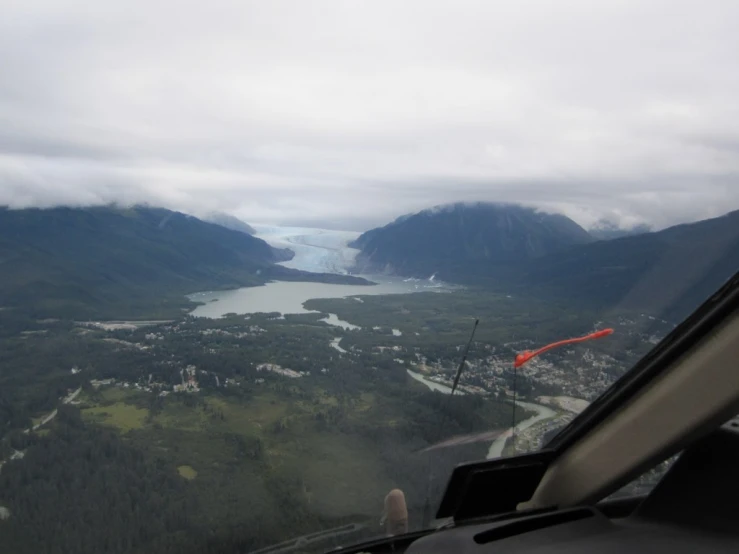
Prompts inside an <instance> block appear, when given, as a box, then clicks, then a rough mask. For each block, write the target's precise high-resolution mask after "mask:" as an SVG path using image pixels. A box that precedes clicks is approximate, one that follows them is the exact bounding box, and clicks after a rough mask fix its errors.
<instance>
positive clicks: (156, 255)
mask: <svg viewBox="0 0 739 554" xmlns="http://www.w3.org/2000/svg"><path fill="white" fill-rule="evenodd" d="M292 256H293V253H292V252H291V251H290V250H280V249H276V248H272V247H271V246H269V245H268V244H267V243H266V242H264V241H263V240H261V239H258V238H255V237H252V236H249V235H248V234H246V233H243V232H238V231H232V230H229V229H226V228H224V227H222V226H219V225H215V224H212V223H206V222H203V221H201V220H199V219H197V218H195V217H192V216H188V215H185V214H182V213H179V212H173V211H170V210H166V209H162V208H151V207H146V206H135V207H131V208H118V207H94V208H52V209H45V210H42V209H26V210H9V209H2V208H0V267H1V268H2V271H1V272H0V306H2V307H3V308H15V309H16V310H22V311H24V312H28V313H33V314H36V315H38V316H39V317H51V316H57V317H60V316H61V317H74V318H80V317H88V316H89V317H109V318H123V317H136V316H139V317H140V316H141V315H145V316H147V317H148V316H151V315H154V314H157V313H160V314H162V315H166V316H167V317H171V316H172V315H173V314H176V313H178V312H179V313H181V311H180V310H181V309H182V308H183V307H184V306H187V305H188V302H187V300H186V299H185V298H184V295H185V294H189V293H193V292H197V291H200V290H213V289H219V288H236V287H240V286H249V285H259V284H263V283H265V282H266V281H268V280H270V279H276V278H279V279H282V280H296V279H300V280H308V281H324V282H347V281H349V280H352V282H356V283H366V281H364V280H361V279H353V278H347V277H342V276H338V275H324V274H311V273H306V272H301V271H297V270H293V269H288V268H285V267H282V266H280V265H275V264H276V263H277V262H280V261H285V260H289V259H290V258H291V257H292Z"/></svg>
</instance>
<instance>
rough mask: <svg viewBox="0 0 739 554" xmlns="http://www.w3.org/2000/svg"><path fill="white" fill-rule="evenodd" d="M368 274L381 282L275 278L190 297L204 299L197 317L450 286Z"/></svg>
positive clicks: (297, 310)
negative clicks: (316, 300)
mask: <svg viewBox="0 0 739 554" xmlns="http://www.w3.org/2000/svg"><path fill="white" fill-rule="evenodd" d="M364 277H365V278H366V279H368V280H370V281H373V282H375V283H377V284H376V285H371V286H366V285H333V284H328V283H307V282H288V281H275V282H272V283H267V284H266V285H262V286H259V287H245V288H240V289H234V290H225V291H213V292H198V293H195V294H192V295H190V296H189V297H188V298H190V300H193V301H195V302H204V304H203V305H202V306H198V307H197V308H195V309H194V310H193V311H192V312H191V313H192V315H194V316H196V317H222V316H224V315H225V314H227V313H237V314H253V313H258V312H280V313H281V314H305V313H312V312H311V310H306V309H305V308H304V307H303V304H304V303H305V302H307V301H308V300H311V299H313V298H346V297H348V296H359V295H361V296H370V295H371V296H376V295H382V294H407V293H411V292H445V291H448V290H449V289H448V288H447V287H444V286H443V285H441V284H440V283H435V282H434V281H429V280H418V279H405V280H404V279H401V278H395V279H393V278H388V277H376V276H364ZM360 300H361V299H360Z"/></svg>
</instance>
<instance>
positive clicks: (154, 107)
mask: <svg viewBox="0 0 739 554" xmlns="http://www.w3.org/2000/svg"><path fill="white" fill-rule="evenodd" d="M643 4H644V3H641V2H626V3H624V2H604V3H602V4H599V8H598V10H594V9H593V8H592V6H590V5H585V4H581V3H578V2H560V3H557V5H556V8H555V6H554V5H552V4H551V3H550V2H545V1H541V2H538V1H524V2H508V3H484V2H482V3H480V2H473V1H470V2H467V1H462V2H461V3H460V2H436V1H429V0H426V1H424V2H416V1H413V0H412V1H408V2H402V3H397V2H394V3H389V2H382V1H378V2H343V1H336V2H330V1H328V2H319V3H318V4H316V3H313V2H298V1H295V2H285V1H282V0H278V1H275V2H220V1H216V2H206V3H199V4H198V3H196V4H187V5H182V4H181V3H173V2H168V1H153V2H151V1H149V2H146V3H144V2H139V1H136V0H134V1H131V2H125V3H108V2H105V3H101V4H100V5H95V6H91V5H88V4H86V3H79V2H74V1H71V0H62V1H60V2H43V1H39V2H33V1H32V2H30V3H29V2H20V3H18V2H11V3H10V5H6V6H4V8H3V16H2V17H0V544H2V548H0V550H7V551H8V552H17V553H23V552H33V553H37V552H58V553H74V554H85V553H88V552H89V553H95V554H99V553H100V552H120V553H128V552H131V553H143V552H145V553H153V554H158V553H168V552H232V551H234V552H253V551H259V550H262V549H272V550H271V551H275V552H289V551H293V550H294V551H301V552H303V551H308V550H316V551H318V550H328V549H332V548H335V547H338V546H347V545H350V544H354V543H358V542H361V541H363V540H367V539H370V538H375V537H385V536H387V535H397V534H402V533H406V532H411V531H418V530H423V529H431V528H435V527H437V526H439V525H441V524H443V523H444V522H440V521H438V520H436V518H435V516H436V511H437V508H438V506H439V501H440V499H441V496H442V494H443V491H444V488H445V486H446V484H447V482H448V479H449V477H450V474H451V472H452V470H453V468H454V467H455V466H456V465H458V464H460V463H463V462H470V461H480V460H484V459H495V458H499V457H505V456H511V455H514V454H521V453H525V452H532V451H536V450H538V449H540V448H541V447H542V445H544V444H546V442H547V441H548V440H549V439H550V438H551V437H553V436H554V435H555V434H556V433H557V432H558V431H559V430H560V429H561V428H562V427H563V426H565V425H566V424H568V423H569V422H570V421H572V420H573V418H575V417H576V416H577V414H579V413H581V412H582V411H583V410H584V409H585V408H586V407H587V406H588V405H589V404H590V403H592V402H593V401H595V400H596V399H597V398H599V396H601V395H602V394H603V392H604V391H605V390H606V389H608V388H609V387H611V386H613V385H614V384H617V383H618V380H619V379H620V378H621V377H622V376H623V375H624V374H625V373H626V372H627V371H628V370H629V369H630V368H631V367H633V366H634V364H635V363H636V362H637V361H638V360H639V359H640V358H641V357H642V356H644V355H645V354H646V353H647V352H648V351H649V350H650V349H652V348H653V347H654V346H655V345H656V344H657V343H658V342H659V341H660V340H662V339H663V338H664V337H665V336H666V335H667V334H668V333H669V332H670V331H671V330H672V329H674V328H675V326H676V325H678V324H679V323H680V322H681V321H683V320H684V319H685V318H686V317H687V316H688V315H689V314H690V313H691V312H692V311H693V310H695V309H696V308H697V307H698V306H699V305H700V304H701V303H702V302H703V301H705V300H706V299H707V298H708V297H709V296H710V295H711V294H712V293H713V292H714V291H715V290H716V289H718V288H719V287H720V286H721V285H722V284H723V283H724V282H725V281H726V279H727V278H729V277H730V276H731V275H732V274H733V273H734V272H735V271H736V270H737V269H739V211H732V210H737V209H739V189H737V188H736V186H735V181H736V178H737V175H738V172H739V169H738V168H737V163H736V159H737V158H736V155H735V154H736V153H735V150H736V146H737V144H739V141H737V136H738V135H737V127H736V121H738V120H739V119H737V117H736V115H737V114H736V98H737V95H739V80H738V79H737V75H738V74H737V68H736V63H735V61H736V60H735V58H736V52H737V51H739V44H737V34H736V32H735V29H734V26H733V22H734V21H736V17H737V16H739V12H738V11H737V10H738V9H739V8H738V7H737V5H736V4H734V3H731V2H721V1H718V0H717V1H708V2H701V3H700V4H698V3H691V2H678V3H675V2H656V3H655V2H653V3H649V5H648V6H647V5H643ZM571 339H572V340H571ZM563 341H564V342H563ZM452 391H454V392H453V394H452ZM649 482H651V481H649ZM644 483H647V481H646V480H645V481H644ZM644 483H641V484H640V486H641V488H642V489H643V488H645V486H642V485H644ZM640 490H641V489H640Z"/></svg>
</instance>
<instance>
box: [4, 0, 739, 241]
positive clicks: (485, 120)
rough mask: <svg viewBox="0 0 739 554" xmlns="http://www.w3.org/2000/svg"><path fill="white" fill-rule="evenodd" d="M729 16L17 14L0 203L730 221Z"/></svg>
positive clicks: (624, 5)
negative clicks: (481, 209)
mask: <svg viewBox="0 0 739 554" xmlns="http://www.w3.org/2000/svg"><path fill="white" fill-rule="evenodd" d="M738 17H739V5H737V4H736V3H735V2H733V1H731V0H725V1H719V0H715V1H702V2H699V1H675V0H673V1H666V0H659V1H654V2H649V3H645V2H641V1H637V0H633V1H619V2H615V1H613V2H598V3H597V4H593V3H592V2H587V1H584V0H579V1H576V0H569V1H568V0H563V1H562V2H557V3H551V2H548V1H547V0H538V1H534V0H520V1H517V2H509V3H506V4H503V3H497V2H495V3H493V2H488V1H482V0H480V1H475V0H467V1H462V2H440V1H433V0H425V1H423V2H421V1H414V0H409V1H407V2H402V3H399V2H389V1H384V0H373V1H364V2H363V1H339V0H336V1H317V2H310V3H308V2H297V1H289V2H288V1H282V0H275V1H271V2H247V1H240V0H239V1H236V0H234V1H230V2H224V1H218V0H216V1H213V2H208V3H202V2H192V3H187V2H185V3H183V2H173V1H154V2H143V1H140V0H134V1H131V2H126V3H116V4H115V5H114V4H112V3H108V2H103V3H99V5H90V4H89V3H88V2H82V1H74V0H57V1H51V0H46V1H43V0H38V1H32V0H30V1H26V2H17V3H14V2H11V4H10V5H9V6H4V7H3V17H2V18H0V204H8V205H10V206H13V207H25V206H51V205H57V204H73V205H84V204H95V203H106V202H110V201H118V202H142V201H143V202H150V203H152V204H160V205H164V206H167V207H171V208H175V209H181V210H184V211H188V212H191V213H196V214H200V213H204V212H207V211H211V210H223V211H228V212H230V213H233V214H235V215H238V216H240V217H242V218H244V219H245V220H247V221H249V222H254V223H260V222H262V223H269V222H281V223H303V224H316V225H330V226H333V227H338V226H343V227H348V228H356V229H362V228H366V227H367V226H371V225H375V224H381V223H385V222H387V221H389V220H390V219H393V218H394V217H396V216H398V215H400V214H402V213H405V212H407V211H414V210H419V209H422V208H425V207H428V206H431V205H435V204H440V203H445V202H453V201H475V200H491V201H505V202H522V203H526V204H529V205H533V206H538V207H541V208H543V209H548V210H553V211H560V212H563V213H565V214H567V215H570V216H571V217H573V218H575V219H576V220H577V221H579V222H581V223H583V224H585V225H588V224H590V223H592V222H594V221H596V220H598V219H600V218H601V217H607V218H609V219H611V220H614V221H617V222H621V223H623V224H634V223H639V222H648V223H650V224H653V225H655V226H656V227H663V226H666V225H670V224H673V223H676V222H681V221H691V220H696V219H701V218H704V217H710V216H714V215H719V214H721V213H725V212H726V211H729V210H731V209H737V208H739V188H737V184H739V181H738V179H737V177H738V176H739V156H738V155H737V154H739V117H738V116H739V113H737V112H738V111H739V110H738V108H737V107H736V101H735V99H736V97H737V96H739V71H737V69H736V52H739V37H738V36H737V34H736V32H735V29H734V24H735V22H736V21H737V19H738Z"/></svg>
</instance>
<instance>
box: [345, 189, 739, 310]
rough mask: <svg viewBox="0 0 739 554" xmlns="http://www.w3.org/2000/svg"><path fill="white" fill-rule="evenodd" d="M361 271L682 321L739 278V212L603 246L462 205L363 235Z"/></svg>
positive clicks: (535, 217) (502, 210) (534, 220)
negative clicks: (730, 280) (489, 288)
mask: <svg viewBox="0 0 739 554" xmlns="http://www.w3.org/2000/svg"><path fill="white" fill-rule="evenodd" d="M351 246H354V247H355V248H358V249H359V250H360V253H359V255H358V256H357V267H356V270H357V271H359V272H367V273H371V272H384V273H392V274H397V275H404V276H413V277H428V276H430V275H433V274H436V276H437V278H439V279H442V280H445V281H449V282H457V283H463V284H474V285H484V286H492V287H497V288H501V289H505V290H508V291H519V292H522V293H529V294H542V295H544V296H546V297H550V298H560V299H563V300H567V301H570V302H573V303H576V304H577V305H578V306H587V307H593V308H598V309H618V308H624V309H628V310H643V311H648V312H650V313H654V314H662V315H664V316H666V317H671V318H675V319H680V318H682V317H684V316H685V315H687V314H688V313H689V312H690V311H692V310H693V309H695V308H696V307H697V306H698V305H699V304H700V302H702V301H703V300H705V299H706V298H707V297H708V296H709V295H710V294H711V293H712V292H713V291H715V290H716V289H718V288H719V287H720V286H721V284H723V282H725V281H726V279H728V278H729V277H731V276H732V275H733V274H734V273H735V272H736V271H737V269H739V211H738V212H732V213H729V214H727V215H725V216H723V217H719V218H715V219H710V220H705V221H700V222H697V223H692V224H685V225H678V226H676V227H672V228H669V229H665V230H663V231H659V232H643V233H641V234H634V235H632V236H627V237H622V238H615V239H612V240H598V241H596V238H595V237H593V236H592V235H590V234H588V232H587V231H585V230H584V229H583V228H582V227H580V226H579V225H577V224H576V223H575V222H574V221H572V220H571V219H568V218H566V217H565V216H561V215H550V214H545V213H541V212H538V211H536V210H533V209H530V208H523V207H520V206H510V205H501V204H473V205H468V204H453V205H449V206H443V207H440V208H435V209H431V210H424V211H422V212H419V213H416V214H410V215H406V216H402V217H400V218H398V219H397V220H395V221H394V222H392V223H390V224H388V225H386V226H384V227H380V228H377V229H372V230H370V231H367V232H366V233H364V234H362V235H361V236H360V237H359V238H358V239H357V240H356V241H354V242H353V243H352V244H351Z"/></svg>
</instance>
